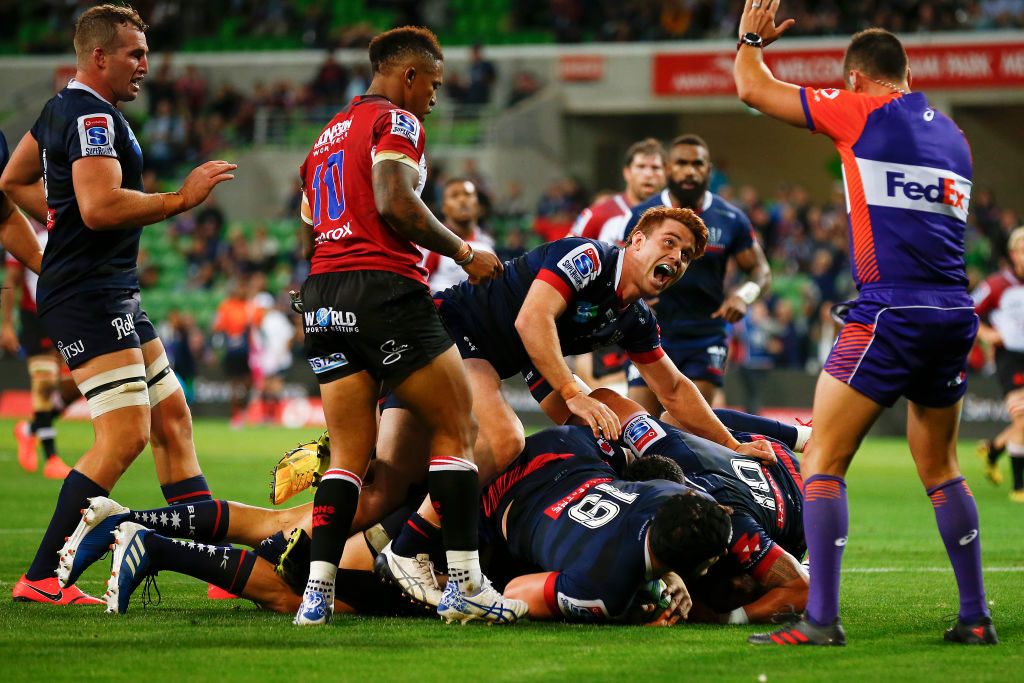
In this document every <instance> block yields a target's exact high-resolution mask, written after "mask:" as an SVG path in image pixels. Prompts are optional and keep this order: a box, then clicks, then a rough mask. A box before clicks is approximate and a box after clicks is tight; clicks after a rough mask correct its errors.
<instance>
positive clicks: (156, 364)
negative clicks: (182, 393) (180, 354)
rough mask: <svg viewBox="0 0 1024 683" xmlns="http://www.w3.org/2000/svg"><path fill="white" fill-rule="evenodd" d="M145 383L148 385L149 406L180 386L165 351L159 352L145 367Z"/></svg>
mask: <svg viewBox="0 0 1024 683" xmlns="http://www.w3.org/2000/svg"><path fill="white" fill-rule="evenodd" d="M146 384H147V385H149V405H150V406H155V405H156V404H158V403H160V401H162V400H164V399H165V398H167V397H168V396H170V395H172V394H173V393H174V392H176V391H177V390H178V389H180V388H181V384H179V383H178V377H177V376H176V375H175V374H174V371H173V370H171V364H170V362H169V361H168V360H167V354H166V353H161V354H160V356H159V358H157V359H156V360H155V361H153V362H152V363H150V364H149V365H148V366H147V367H146Z"/></svg>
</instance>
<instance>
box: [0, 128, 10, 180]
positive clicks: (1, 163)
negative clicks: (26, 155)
mask: <svg viewBox="0 0 1024 683" xmlns="http://www.w3.org/2000/svg"><path fill="white" fill-rule="evenodd" d="M10 160H11V150H10V148H9V147H8V146H7V138H5V137H4V134H3V133H2V132H0V173H3V172H4V169H5V168H7V162H8V161H10Z"/></svg>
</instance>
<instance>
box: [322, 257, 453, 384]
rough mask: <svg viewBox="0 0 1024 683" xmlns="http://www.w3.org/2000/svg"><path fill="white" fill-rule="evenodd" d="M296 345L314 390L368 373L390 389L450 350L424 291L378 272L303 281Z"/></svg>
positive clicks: (411, 282) (329, 275)
mask: <svg viewBox="0 0 1024 683" xmlns="http://www.w3.org/2000/svg"><path fill="white" fill-rule="evenodd" d="M302 303H303V307H304V308H305V311H306V312H305V313H304V314H303V320H302V322H303V329H304V330H305V333H306V339H305V342H304V346H305V351H306V358H307V360H309V366H310V367H311V368H312V369H313V372H314V373H315V374H316V377H317V381H319V382H320V384H326V383H328V382H333V381H334V380H336V379H341V378H342V377H347V376H349V375H354V374H355V373H357V372H363V371H365V372H368V373H369V374H370V376H371V377H373V378H374V379H376V380H378V381H380V382H383V383H384V386H385V387H386V388H387V389H392V388H394V387H396V386H398V385H399V384H401V383H402V382H404V381H405V379H406V378H408V377H409V375H411V374H412V373H414V372H416V371H417V370H419V369H420V368H423V367H425V366H427V365H428V364H429V363H430V362H431V361H432V360H434V359H435V358H437V357H438V356H440V355H441V354H442V353H444V352H445V351H447V350H448V348H449V347H451V346H452V340H451V337H449V336H448V332H447V330H445V327H444V324H443V323H442V322H441V318H440V316H439V315H438V314H437V308H436V307H435V306H434V302H433V300H431V298H430V290H429V289H427V287H426V286H425V285H423V284H422V283H419V282H416V281H414V280H410V279H409V278H407V277H403V276H401V275H398V274H396V273H389V272H387V271H381V270H351V271H344V272H340V273H321V274H318V275H310V276H309V278H308V279H307V280H306V282H305V283H304V284H303V285H302Z"/></svg>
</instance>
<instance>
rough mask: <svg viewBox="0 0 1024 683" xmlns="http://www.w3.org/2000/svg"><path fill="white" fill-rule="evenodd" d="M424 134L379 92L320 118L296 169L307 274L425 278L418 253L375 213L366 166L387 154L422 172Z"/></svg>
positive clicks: (423, 174) (422, 179) (423, 178)
mask: <svg viewBox="0 0 1024 683" xmlns="http://www.w3.org/2000/svg"><path fill="white" fill-rule="evenodd" d="M425 143H426V134H425V133H424V131H423V126H422V125H420V122H419V120H418V119H417V118H416V117H415V116H413V115H412V114H411V113H409V112H407V111H405V110H403V109H399V108H398V107H396V106H395V105H394V104H392V103H391V101H390V100H388V99H387V98H386V97H382V96H379V95H361V96H359V97H356V98H355V99H353V100H352V101H351V102H349V103H348V105H346V107H345V108H344V109H342V110H341V111H340V112H338V114H337V115H336V116H335V117H334V118H333V119H331V122H330V123H329V124H327V127H326V128H324V130H323V132H322V133H321V134H320V137H319V138H318V139H317V141H316V144H315V145H313V149H312V150H311V151H310V153H309V155H308V156H307V157H306V160H305V161H304V162H303V163H302V167H301V169H300V174H301V176H302V182H303V187H304V190H305V193H306V198H307V200H308V201H309V205H310V211H311V214H312V218H313V226H312V227H313V243H314V247H313V259H312V268H311V269H310V274H313V275H316V274H319V273H328V272H337V271H345V270H386V271H390V272H393V273H398V274H399V275H404V276H405V277H408V278H410V279H413V280H417V281H419V282H423V283H424V284H426V271H425V270H424V269H423V268H422V267H421V266H420V265H419V262H420V259H421V256H422V255H421V253H420V251H419V249H418V248H417V247H416V245H415V244H414V243H413V242H411V241H410V240H408V239H406V238H405V237H402V236H401V235H399V234H398V233H397V232H395V230H394V229H393V228H392V227H391V226H390V225H388V224H387V222H386V221H385V220H384V219H383V218H381V216H380V214H379V213H377V207H376V205H375V203H374V197H373V183H372V179H371V170H372V168H373V165H374V164H375V163H378V162H380V161H382V160H393V161H398V162H401V163H404V164H408V165H409V166H411V167H412V168H415V169H417V170H418V171H419V183H418V184H417V186H416V188H415V189H416V194H417V195H418V194H419V193H420V192H421V191H422V190H423V184H424V182H425V181H426V178H427V161H426V157H425V156H424V154H423V150H424V145H425Z"/></svg>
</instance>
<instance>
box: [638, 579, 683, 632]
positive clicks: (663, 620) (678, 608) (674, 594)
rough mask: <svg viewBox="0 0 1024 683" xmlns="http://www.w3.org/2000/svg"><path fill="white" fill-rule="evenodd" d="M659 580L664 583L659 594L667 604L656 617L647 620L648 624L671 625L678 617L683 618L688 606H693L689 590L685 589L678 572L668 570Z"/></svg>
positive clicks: (677, 620) (676, 621)
mask: <svg viewBox="0 0 1024 683" xmlns="http://www.w3.org/2000/svg"><path fill="white" fill-rule="evenodd" d="M661 580H662V581H663V582H664V583H665V589H664V590H663V591H662V592H661V596H662V597H663V598H665V599H667V600H668V601H669V605H668V607H667V608H666V609H665V610H664V611H663V612H662V613H661V614H659V615H658V617H657V618H656V619H654V620H653V621H650V622H648V623H647V625H648V626H673V625H675V624H676V623H678V622H679V620H680V619H683V620H685V619H686V618H687V616H688V615H689V614H690V608H691V607H693V600H692V599H691V598H690V591H688V590H687V589H686V584H685V583H683V579H682V578H681V577H680V576H679V575H678V574H676V573H674V572H668V573H667V574H665V575H664V576H662V577H661Z"/></svg>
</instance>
